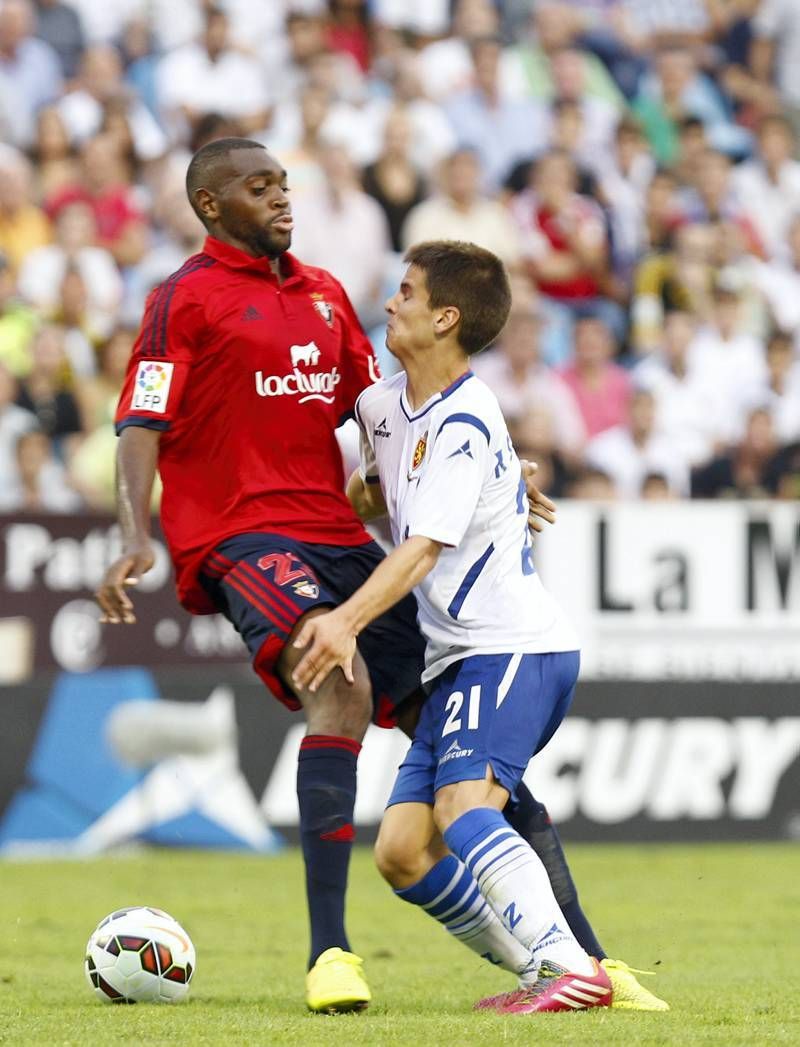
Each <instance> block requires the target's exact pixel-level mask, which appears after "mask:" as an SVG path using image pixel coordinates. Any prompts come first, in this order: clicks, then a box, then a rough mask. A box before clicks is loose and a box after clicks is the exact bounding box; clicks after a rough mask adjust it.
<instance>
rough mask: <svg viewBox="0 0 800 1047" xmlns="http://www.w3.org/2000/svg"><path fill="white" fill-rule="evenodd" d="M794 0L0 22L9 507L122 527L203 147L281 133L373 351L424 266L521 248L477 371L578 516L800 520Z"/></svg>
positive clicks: (354, 6)
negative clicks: (125, 427)
mask: <svg viewBox="0 0 800 1047" xmlns="http://www.w3.org/2000/svg"><path fill="white" fill-rule="evenodd" d="M798 70H800V3H798V2H797V0H762V2H759V0H571V2H569V3H553V2H550V0H504V2H498V3H493V2H492V0H455V2H454V3H452V4H451V3H450V2H449V0H329V2H327V3H325V2H322V0H258V2H254V0H217V2H216V3H214V4H212V3H209V2H206V0H103V2H102V3H97V2H95V0H36V2H33V0H0V510H2V511H26V510H30V511H42V510H43V511H57V512H72V511H76V510H79V509H80V508H82V507H90V508H109V507H111V505H112V504H113V459H114V445H115V436H114V431H113V424H112V417H113V410H114V406H115V402H116V397H117V395H118V390H119V388H120V384H121V380H122V376H123V374H124V370H125V364H126V361H127V358H128V355H129V353H130V351H131V347H132V345H133V342H134V339H135V336H136V328H137V324H138V321H139V318H140V316H141V313H142V309H143V305H144V301H145V298H146V296H147V294H148V293H149V291H150V290H151V289H152V288H153V287H154V286H155V285H156V284H157V283H159V282H160V281H162V280H164V279H165V278H166V277H167V276H168V275H169V274H170V273H171V272H173V271H174V270H175V269H176V268H178V267H179V266H180V265H181V264H182V262H183V261H184V259H185V258H186V257H187V256H188V255H190V254H191V253H193V252H195V251H197V250H199V249H200V247H201V245H202V241H203V229H202V227H201V226H200V224H199V222H198V221H197V219H196V218H195V216H194V214H193V213H192V210H191V208H190V206H189V204H188V202H187V200H186V198H185V191H184V186H183V179H184V173H185V170H186V166H187V163H188V160H189V157H190V156H191V154H192V152H193V151H194V150H196V149H197V148H198V147H199V146H201V145H202V144H204V143H206V142H208V141H210V140H212V139H214V138H218V137H222V136H226V135H232V134H236V135H246V136H248V137H251V138H255V139H257V140H259V141H261V142H263V143H264V144H265V145H266V146H267V147H268V148H269V149H270V150H271V151H273V152H274V154H275V155H276V156H277V157H278V158H279V159H280V160H281V162H282V163H283V164H284V166H285V167H286V169H287V170H288V172H289V177H290V183H289V184H290V186H291V189H292V206H293V210H294V212H295V217H296V229H295V236H294V243H293V247H292V250H293V252H294V253H296V254H297V255H298V257H299V258H301V259H302V260H303V261H305V262H306V263H309V264H314V265H320V266H323V267H325V268H328V269H330V270H331V271H332V272H333V273H334V274H335V275H336V276H337V277H338V278H339V279H340V280H341V281H342V283H343V284H344V286H345V288H346V289H347V291H348V293H349V295H350V297H351V299H352V301H353V303H354V305H355V308H356V310H357V312H358V314H359V317H360V318H361V320H362V322H363V324H364V326H365V328H366V329H367V330H368V331H370V332H372V337H373V341H374V343H375V346H376V350H377V351H378V354H379V356H380V359H381V363H382V365H383V367H384V371H385V372H391V370H392V368H393V361H392V359H391V357H388V356H387V354H386V352H385V350H384V348H383V332H382V323H381V321H382V315H383V312H382V306H383V301H384V299H385V297H386V295H387V293H388V292H389V291H390V290H391V289H392V288H393V286H395V285H396V282H397V278H398V275H399V273H400V272H401V271H402V252H403V250H404V249H405V248H406V247H408V246H409V245H410V244H412V243H415V242H418V241H420V240H426V239H438V238H454V239H462V240H472V241H474V242H476V243H478V244H480V245H482V246H484V247H487V248H489V249H491V250H493V251H495V252H496V253H497V254H499V255H500V256H501V257H502V258H503V260H504V261H505V263H506V265H507V267H508V269H509V272H510V274H511V276H512V280H513V287H514V307H513V311H512V315H511V319H510V321H509V323H508V325H507V327H506V329H505V331H504V333H503V335H502V336H501V339H500V342H499V344H498V345H496V346H494V347H493V348H492V349H490V350H489V351H488V352H486V353H485V354H483V355H481V356H479V357H476V358H475V361H474V369H475V371H476V373H477V374H478V375H480V376H481V377H482V378H483V379H484V380H485V381H486V382H487V384H488V385H489V386H490V387H491V388H492V389H493V390H494V391H495V393H496V394H497V396H498V398H499V400H500V403H501V407H502V408H503V411H504V413H505V414H506V417H507V419H508V422H509V427H510V429H511V431H512V435H513V437H514V439H515V443H516V446H517V449H518V450H519V452H520V454H523V455H527V456H528V457H533V458H535V459H536V460H537V461H538V462H539V464H540V469H541V473H540V477H541V479H542V486H543V487H544V488H545V489H546V490H547V491H548V492H550V493H552V494H555V495H557V496H559V497H575V498H614V497H617V498H640V497H641V498H652V499H660V498H681V497H700V498H708V497H720V496H721V497H766V498H770V497H775V498H784V499H790V498H797V497H800V162H798V160H797V159H795V157H796V155H797V133H798V131H800V73H799V72H798Z"/></svg>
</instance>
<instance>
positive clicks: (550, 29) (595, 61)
mask: <svg viewBox="0 0 800 1047" xmlns="http://www.w3.org/2000/svg"><path fill="white" fill-rule="evenodd" d="M571 8H572V5H571V4H570V5H569V6H568V5H566V4H563V3H552V2H550V0H545V2H540V3H537V4H536V6H535V7H534V10H533V14H532V16H531V20H530V30H529V32H528V34H527V35H526V36H523V37H522V39H521V41H520V43H519V44H517V45H516V46H515V47H513V48H512V49H511V55H510V58H511V59H513V60H515V62H516V68H514V73H515V74H516V76H517V77H518V78H519V79H520V80H521V83H522V86H523V89H524V92H525V94H528V95H531V96H533V97H534V98H542V99H552V98H554V97H555V96H556V94H557V91H556V87H555V84H554V81H553V70H552V65H551V62H552V59H553V57H554V56H555V55H556V54H558V53H559V52H560V51H562V50H563V49H564V48H571V47H573V46H574V45H576V44H577V43H578V41H579V34H580V28H579V27H580V20H579V19H576V18H575V17H574V14H573V12H572V10H571ZM579 53H580V56H581V63H582V65H583V67H584V68H583V74H582V83H583V84H584V85H585V86H584V94H585V95H587V96H589V97H592V98H596V99H600V100H601V101H604V102H607V103H610V104H611V105H612V106H614V107H615V108H617V109H618V110H619V111H620V112H621V111H622V109H623V108H624V107H625V99H624V97H623V95H622V93H621V92H620V90H619V88H618V87H617V85H616V84H615V83H614V80H613V78H612V76H611V74H610V73H609V71H608V69H607V67H606V66H605V65H604V63H603V62H602V61H601V60H600V59H599V58H598V57H597V55H594V54H591V53H589V52H588V51H583V50H582V51H580V52H579Z"/></svg>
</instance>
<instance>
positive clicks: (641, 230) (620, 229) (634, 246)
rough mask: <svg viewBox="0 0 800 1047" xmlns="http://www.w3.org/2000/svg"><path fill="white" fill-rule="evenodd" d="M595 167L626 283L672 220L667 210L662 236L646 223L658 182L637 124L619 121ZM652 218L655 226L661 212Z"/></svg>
mask: <svg viewBox="0 0 800 1047" xmlns="http://www.w3.org/2000/svg"><path fill="white" fill-rule="evenodd" d="M593 166H594V169H595V172H596V176H597V181H598V197H599V199H600V200H601V201H602V202H603V204H604V205H605V207H606V208H607V210H608V214H609V222H610V227H611V252H612V257H613V261H614V269H615V272H616V273H617V274H618V275H620V276H622V277H623V279H625V280H626V282H627V281H629V280H630V277H631V275H632V273H633V269H634V266H635V264H636V260H637V258H638V257H639V256H640V255H641V254H642V253H643V252H644V251H646V250H647V249H648V248H649V247H650V246H651V245H652V244H653V243H654V242H656V243H658V242H660V241H661V240H662V239H663V237H664V236H665V235H666V232H667V231H668V228H669V221H670V220H671V217H672V216H671V213H670V211H669V210H668V209H666V211H665V213H666V214H667V215H668V217H667V218H666V220H665V221H664V230H663V232H662V231H661V230H658V231H653V232H651V231H650V227H649V226H648V223H647V222H646V220H645V201H646V199H647V194H648V187H649V186H652V185H653V182H654V181H655V178H654V176H655V163H654V161H653V158H652V156H651V155H650V153H649V151H648V149H647V146H646V143H645V140H644V136H643V134H642V131H641V128H640V127H639V125H638V124H637V123H636V122H635V121H634V120H632V119H630V118H626V119H623V120H621V121H620V123H619V125H618V126H617V129H616V132H615V135H614V144H613V148H612V149H610V150H602V151H599V152H596V153H594V156H593ZM656 177H657V176H656ZM670 191H671V186H670ZM650 217H651V220H652V221H653V222H658V221H660V219H661V212H659V211H654V212H651V215H650ZM651 237H652V239H651Z"/></svg>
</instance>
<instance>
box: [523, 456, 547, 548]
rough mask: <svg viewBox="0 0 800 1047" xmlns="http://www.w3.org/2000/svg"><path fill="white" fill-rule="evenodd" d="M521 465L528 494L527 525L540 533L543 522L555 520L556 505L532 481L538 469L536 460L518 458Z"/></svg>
mask: <svg viewBox="0 0 800 1047" xmlns="http://www.w3.org/2000/svg"><path fill="white" fill-rule="evenodd" d="M519 464H520V465H521V466H522V478H523V480H524V481H525V491H526V493H527V495H528V526H529V527H530V529H531V530H532V531H536V533H537V534H538V533H540V532H541V531H543V530H544V525H545V523H550V524H552V523H555V522H556V507H555V503H554V502H552V501H551V500H550V499H549V498H548V497H547V495H546V494H542V492H541V491H540V490H539V488H538V487H537V486H536V484H535V483H534V479H533V478H534V477H535V476H536V473H537V471H538V469H539V466H538V465H537V464H536V462H528V461H526V460H525V459H524V458H520V462H519Z"/></svg>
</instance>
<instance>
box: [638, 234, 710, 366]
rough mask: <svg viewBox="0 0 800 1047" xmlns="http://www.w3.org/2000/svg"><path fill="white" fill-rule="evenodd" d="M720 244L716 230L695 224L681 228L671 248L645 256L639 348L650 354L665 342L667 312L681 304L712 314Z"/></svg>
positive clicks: (699, 313) (640, 282)
mask: <svg viewBox="0 0 800 1047" xmlns="http://www.w3.org/2000/svg"><path fill="white" fill-rule="evenodd" d="M714 249H715V232H714V229H713V228H712V227H711V226H710V225H706V224H699V223H695V224H689V225H682V226H680V227H678V228H677V230H676V231H675V233H674V234H673V236H672V238H671V247H669V248H668V249H667V250H663V251H654V252H652V253H651V254H649V255H647V256H645V258H644V259H643V261H642V262H641V263H640V264H639V266H638V267H637V269H636V271H635V273H634V278H633V299H632V302H631V321H632V330H631V342H632V347H633V349H634V352H635V353H637V354H638V355H640V356H645V355H647V353H650V352H652V351H653V350H654V349H656V348H657V347H658V346H659V344H660V340H661V331H662V327H663V322H664V313H665V311H668V310H670V309H679V310H682V311H686V312H690V313H692V315H693V316H695V317H696V318H698V319H703V320H704V319H706V317H708V316H709V315H710V313H711V308H712V296H711V291H712V287H713V283H714V275H715V268H714Z"/></svg>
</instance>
